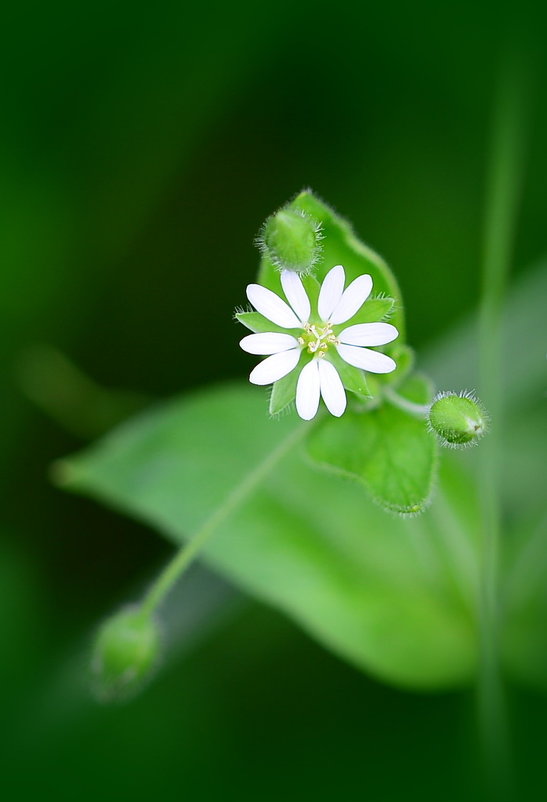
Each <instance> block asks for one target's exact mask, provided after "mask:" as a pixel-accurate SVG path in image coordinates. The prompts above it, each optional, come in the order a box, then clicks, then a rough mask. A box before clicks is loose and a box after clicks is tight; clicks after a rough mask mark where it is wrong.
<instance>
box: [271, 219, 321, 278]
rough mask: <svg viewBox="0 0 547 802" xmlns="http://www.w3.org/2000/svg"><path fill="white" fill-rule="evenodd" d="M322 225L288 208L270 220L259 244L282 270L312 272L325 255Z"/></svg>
mask: <svg viewBox="0 0 547 802" xmlns="http://www.w3.org/2000/svg"><path fill="white" fill-rule="evenodd" d="M321 239H322V234H321V223H318V222H317V220H314V218H313V217H311V216H310V215H309V214H307V213H306V212H303V211H301V210H300V209H291V208H290V207H288V206H286V207H284V208H283V209H280V210H279V211H278V212H275V214H272V216H271V217H268V219H267V220H266V222H265V223H264V225H263V227H262V230H261V232H260V234H259V236H258V238H257V245H258V247H259V248H260V250H261V251H262V253H263V254H264V255H265V256H267V257H268V258H269V259H270V261H271V262H272V264H273V265H275V267H277V268H279V270H294V271H295V272H296V273H304V274H306V273H309V272H310V271H311V270H312V268H313V267H314V265H315V264H316V263H317V261H318V259H319V257H320V255H321V250H322V246H321Z"/></svg>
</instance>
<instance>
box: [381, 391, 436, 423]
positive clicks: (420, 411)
mask: <svg viewBox="0 0 547 802" xmlns="http://www.w3.org/2000/svg"><path fill="white" fill-rule="evenodd" d="M384 396H385V398H386V399H387V400H388V401H389V403H390V404H393V406H394V407H398V408H399V409H402V410H403V411H404V412H408V413H409V414H410V415H414V416H415V417H416V418H425V417H426V416H427V414H428V413H429V409H430V406H431V404H416V403H415V402H414V401H409V400H408V398H403V396H401V395H399V394H398V393H396V392H395V390H392V389H391V387H387V388H386V389H385V390H384Z"/></svg>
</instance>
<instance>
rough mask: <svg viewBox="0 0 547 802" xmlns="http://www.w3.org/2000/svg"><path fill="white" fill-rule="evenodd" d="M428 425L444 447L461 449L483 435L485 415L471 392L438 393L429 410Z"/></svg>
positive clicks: (485, 421) (486, 421) (485, 423)
mask: <svg viewBox="0 0 547 802" xmlns="http://www.w3.org/2000/svg"><path fill="white" fill-rule="evenodd" d="M428 422H429V427H430V429H431V431H433V432H435V433H436V434H437V435H438V436H439V438H440V440H441V443H442V444H443V445H444V446H448V447H449V448H465V447H466V446H470V445H474V444H475V443H477V442H478V440H480V438H481V437H482V435H483V434H484V433H485V431H486V428H487V425H488V416H487V414H486V412H485V410H484V408H483V407H482V405H481V404H480V402H479V401H478V399H477V398H476V397H475V396H474V395H473V393H468V392H462V393H459V394H458V393H451V392H443V393H439V394H438V395H437V396H435V398H434V399H433V403H432V404H431V407H430V409H429V415H428Z"/></svg>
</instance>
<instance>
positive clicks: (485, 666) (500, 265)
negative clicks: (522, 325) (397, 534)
mask: <svg viewBox="0 0 547 802" xmlns="http://www.w3.org/2000/svg"><path fill="white" fill-rule="evenodd" d="M522 77H523V76H522V74H521V72H520V71H518V70H517V69H516V68H513V69H512V70H511V71H510V70H509V69H507V70H506V72H505V73H504V75H503V76H502V80H501V82H500V90H499V94H498V98H497V104H496V109H495V117H494V126H493V135H492V144H491V157H490V165H489V168H488V173H487V187H486V211H485V222H484V242H483V259H484V264H483V289H482V299H481V308H480V317H479V376H480V391H481V396H482V397H483V399H484V401H485V403H486V405H487V407H488V408H489V410H490V413H491V417H492V422H493V424H492V431H491V434H490V436H489V437H487V438H485V441H484V444H483V446H482V448H481V450H480V457H479V459H480V465H479V483H480V486H479V494H480V499H481V507H482V525H481V531H482V540H481V553H480V561H481V562H480V590H479V631H480V657H481V660H480V670H479V677H478V717H479V735H480V739H481V745H482V751H483V759H484V767H485V775H486V776H485V778H486V781H487V783H488V786H489V790H490V793H491V794H492V797H493V798H495V799H502V798H504V794H506V793H508V791H507V777H506V774H507V771H508V767H509V752H510V750H509V743H508V728H507V717H506V701H505V694H504V688H503V681H502V676H501V668H500V637H499V633H500V609H499V608H500V604H499V561H500V546H501V543H500V539H501V505H500V481H499V480H500V465H501V444H500V435H501V432H502V431H503V404H502V370H501V313H502V302H503V296H504V292H505V287H506V283H507V276H508V273H509V267H510V259H511V251H512V245H513V239H514V233H515V224H516V217H517V206H518V200H519V196H520V184H521V178H522V161H523V139H524V136H523V117H524V115H523V109H522V103H523V94H524V92H523V81H522Z"/></svg>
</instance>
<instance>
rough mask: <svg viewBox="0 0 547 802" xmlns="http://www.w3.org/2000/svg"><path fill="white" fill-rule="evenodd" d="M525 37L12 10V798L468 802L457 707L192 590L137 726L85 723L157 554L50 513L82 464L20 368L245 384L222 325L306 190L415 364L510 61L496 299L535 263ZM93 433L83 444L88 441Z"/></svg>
mask: <svg viewBox="0 0 547 802" xmlns="http://www.w3.org/2000/svg"><path fill="white" fill-rule="evenodd" d="M543 23H544V20H543V19H542V18H540V15H539V14H538V13H537V12H536V9H535V6H534V5H533V4H527V3H521V4H519V5H518V9H510V8H508V7H507V8H506V7H504V6H501V7H500V6H499V5H494V4H490V3H482V4H480V5H476V4H474V3H470V2H469V3H468V2H464V3H459V4H457V5H456V4H448V5H446V4H445V5H443V6H439V5H438V4H432V3H430V4H428V3H422V4H418V5H416V4H406V3H403V2H393V3H388V4H384V5H382V6H377V5H376V4H374V5H373V4H368V3H363V4H349V3H339V4H326V3H313V4H312V3H309V2H302V3H299V4H294V3H290V2H288V0H281V2H277V3H275V4H270V3H267V4H262V5H253V6H248V5H245V4H242V3H236V4H227V3H221V2H211V3H209V4H201V5H198V6H197V7H190V8H186V7H185V5H184V4H181V3H176V4H175V3H173V4H168V3H159V4H156V5H150V6H148V5H147V6H144V5H136V4H129V3H114V4H112V3H103V2H99V3H95V4H93V5H91V4H79V5H74V4H70V5H69V4H66V5H61V4H54V5H53V6H51V5H47V6H45V5H33V4H30V5H28V4H27V5H25V6H17V7H15V6H13V7H12V8H10V9H8V10H7V11H6V13H5V20H4V24H3V25H2V31H1V33H0V44H1V47H0V66H1V68H2V75H3V81H2V88H1V90H0V92H1V98H0V99H1V124H0V179H1V187H0V271H1V279H2V285H1V288H0V311H1V320H0V334H1V336H0V354H1V356H2V360H3V367H2V378H3V382H2V385H3V386H2V396H3V402H4V403H3V414H2V416H1V417H0V432H1V438H2V444H3V448H2V460H3V466H2V467H3V470H2V476H3V483H2V484H3V493H2V496H3V503H2V513H1V519H0V526H1V542H0V637H1V639H2V660H1V663H0V702H1V705H2V710H3V715H2V719H3V724H2V730H3V736H4V739H5V741H6V744H5V747H4V748H3V749H2V753H3V758H4V759H5V760H6V767H5V769H3V783H4V784H5V785H7V787H8V788H9V798H10V799H20V798H21V799H26V798H29V799H55V800H67V801H68V800H74V799H76V798H80V799H88V798H90V799H91V798H93V799H95V798H99V797H101V798H103V799H110V798H112V799H114V798H116V799H128V800H129V799H132V800H133V799H134V800H141V799H143V800H144V799H148V798H150V797H152V796H155V797H156V798H158V799H174V800H178V799H181V800H182V799H184V800H190V802H224V800H232V799H233V800H238V802H247V800H248V802H281V801H282V800H283V802H307V800H314V802H315V801H317V802H318V801H319V800H340V802H353V800H361V799H363V800H373V801H374V802H384V800H394V801H395V800H400V799H418V800H438V801H440V800H442V801H443V802H445V801H446V802H450V801H451V800H461V799H466V800H467V799H481V798H483V795H482V792H481V791H480V790H479V789H480V786H479V783H478V772H477V765H476V756H475V755H476V750H475V743H474V739H475V734H474V724H473V715H474V711H473V706H474V700H473V694H472V692H471V691H462V692H458V693H456V692H455V693H450V694H448V693H447V694H436V695H426V694H423V695H421V694H409V693H403V692H402V691H397V690H394V689H392V688H390V687H388V686H386V685H383V684H381V683H378V682H375V681H373V680H372V679H370V678H368V677H366V676H364V675H362V674H360V673H358V672H357V671H356V670H354V669H353V668H351V667H349V666H347V665H345V664H343V663H342V662H340V661H339V660H337V659H336V658H335V657H333V656H332V655H330V654H329V653H327V652H326V651H324V650H323V649H322V648H321V647H320V646H318V645H317V644H315V643H314V642H312V641H311V640H310V639H309V638H308V637H306V636H305V635H304V634H302V632H300V631H299V630H298V629H297V628H296V627H295V626H294V625H292V624H291V623H290V622H288V621H287V620H286V619H285V618H283V617H282V616H281V615H279V614H277V613H274V612H272V611H271V610H269V609H267V608H265V607H262V606H260V605H258V604H257V603H255V602H253V601H252V600H250V599H247V598H243V597H241V596H239V595H238V593H237V592H236V591H235V590H234V589H233V588H229V587H228V586H227V585H225V584H224V583H223V582H222V581H221V580H219V579H217V578H216V577H213V576H211V575H210V574H208V573H206V572H205V571H204V570H203V569H195V570H194V571H193V573H192V574H191V575H190V576H189V577H188V581H187V582H186V583H185V584H184V587H182V588H181V589H180V591H178V592H180V594H181V603H180V609H181V610H182V611H183V612H181V614H180V617H179V618H177V620H176V621H174V622H172V627H171V629H170V631H171V632H175V633H176V634H177V638H176V639H177V643H178V646H176V647H175V646H173V647H172V649H171V650H170V652H169V659H167V658H166V665H165V668H164V670H163V672H162V673H161V674H160V676H159V677H158V678H157V680H156V682H155V683H154V684H153V685H152V687H151V688H149V689H148V690H147V691H146V693H144V694H143V695H142V696H141V697H140V698H139V699H137V700H135V701H134V702H133V703H131V704H130V705H125V706H119V707H114V708H103V707H99V706H96V705H95V704H94V703H92V702H91V701H90V700H89V699H88V694H87V678H86V663H85V658H86V649H87V648H88V646H89V643H90V641H91V638H92V635H93V633H94V631H95V628H96V626H97V623H98V622H99V621H100V620H101V619H102V617H104V616H105V615H108V614H109V613H110V612H111V610H112V609H113V608H114V607H116V606H117V605H118V604H120V603H123V602H125V601H126V600H127V599H128V598H129V599H130V598H133V597H134V596H135V594H137V593H138V592H139V591H140V589H141V588H142V587H143V585H144V583H145V582H146V581H147V580H148V579H149V578H150V577H152V576H153V575H154V573H155V571H156V570H157V569H158V568H159V567H160V566H161V565H162V564H163V562H164V560H165V559H166V558H167V557H168V555H169V554H170V548H169V547H168V545H167V544H166V543H165V542H164V541H163V540H161V539H160V538H159V537H158V536H157V535H156V534H155V533H153V532H151V531H150V530H148V529H146V528H145V527H144V526H139V525H137V524H136V523H134V522H131V521H129V520H126V519H124V518H122V517H121V516H118V515H116V514H114V513H112V512H110V511H108V510H105V509H102V508H100V507H98V506H97V505H95V504H94V503H92V502H90V501H87V500H83V499H81V498H76V497H71V496H68V495H65V494H63V493H61V492H59V491H58V490H55V489H54V488H53V487H52V485H51V483H50V480H49V479H48V468H49V465H50V464H51V463H52V462H53V461H54V460H55V459H57V458H59V457H62V456H64V455H65V454H67V453H70V452H72V451H74V450H77V449H78V448H79V447H80V446H81V443H82V440H81V439H78V437H77V436H76V435H75V434H74V433H72V434H71V433H70V432H67V431H66V430H65V428H64V427H63V426H61V425H59V422H58V421H54V420H52V419H51V418H50V417H48V416H47V415H45V414H44V411H43V410H40V409H38V408H37V406H36V404H34V403H33V402H32V401H31V400H30V398H29V395H30V396H32V395H33V392H32V388H33V387H34V388H35V385H36V382H37V379H36V376H38V377H41V376H43V371H44V370H45V371H46V373H48V375H50V373H49V371H50V370H52V368H51V366H50V365H49V363H46V367H45V368H44V363H43V361H41V360H40V356H39V355H38V357H36V352H35V351H32V350H29V349H33V348H34V347H35V346H36V345H37V344H44V343H46V344H51V345H53V346H55V347H56V348H58V349H60V351H61V352H63V353H64V354H67V355H68V356H69V357H70V358H71V359H72V360H73V361H74V362H75V363H76V364H77V365H78V366H79V367H81V368H82V369H83V370H84V371H85V372H86V373H88V374H89V375H90V376H92V377H93V378H94V379H95V380H97V381H98V382H99V383H100V384H101V385H105V386H108V387H114V388H125V389H127V388H129V389H131V390H134V391H136V392H138V393H139V394H142V395H143V396H146V397H150V398H156V397H158V398H159V397H164V396H167V395H170V394H173V393H176V392H180V391H181V390H185V389H190V388H192V387H195V386H202V385H207V384H210V383H213V382H216V381H218V380H219V379H224V378H233V377H239V376H241V375H244V374H245V372H246V371H247V370H248V369H249V359H248V357H247V356H246V355H245V354H243V353H241V352H240V351H239V349H238V347H237V340H238V337H239V335H240V333H241V332H240V331H239V330H238V328H237V327H236V325H235V324H234V322H233V320H232V311H233V309H234V307H235V306H236V305H238V304H241V303H242V302H244V286H245V284H246V283H248V282H249V281H250V280H252V278H253V277H254V272H255V269H256V265H257V262H258V254H257V252H256V251H255V250H254V249H253V238H254V236H255V234H256V233H257V230H258V228H259V225H260V223H261V222H262V220H263V219H264V218H265V217H266V216H267V215H268V214H269V213H271V212H272V211H273V210H274V209H275V208H276V207H277V206H279V205H280V204H282V203H284V202H285V201H286V200H288V198H289V197H290V196H291V195H292V194H294V193H295V192H296V191H298V190H299V189H301V188H302V187H304V186H311V187H313V189H314V190H315V191H316V192H317V193H318V194H319V195H320V196H322V197H324V198H325V199H326V200H327V201H328V202H330V203H332V204H333V205H334V206H335V207H336V208H337V209H338V211H339V212H340V213H342V214H344V215H347V216H348V217H349V218H350V219H351V220H352V221H353V223H354V225H355V228H356V230H357V231H358V232H359V234H360V235H361V236H362V237H363V239H364V240H365V241H366V242H367V243H369V244H370V245H371V246H372V247H373V248H375V249H376V250H377V251H378V252H380V253H381V254H382V255H383V256H384V257H385V258H386V259H387V261H388V262H389V264H390V265H391V266H392V267H393V269H394V270H395V272H396V274H397V277H398V280H399V282H400V285H401V288H402V292H403V295H404V297H405V300H406V305H407V315H408V329H409V340H410V342H411V343H412V344H413V345H415V346H416V347H417V349H418V353H419V352H420V349H422V348H425V347H426V346H428V345H434V344H435V342H436V339H437V338H438V337H439V336H441V335H442V333H443V331H445V330H446V329H448V328H450V326H451V325H453V324H456V323H457V322H458V321H459V320H461V319H462V317H463V316H464V315H465V314H466V313H470V312H472V311H473V310H475V308H476V304H477V300H478V296H479V292H480V278H479V271H480V266H481V232H482V221H483V201H484V190H485V172H486V169H487V164H488V159H489V155H490V153H489V137H490V124H491V118H492V106H493V99H494V94H495V89H496V85H497V79H498V75H499V71H500V65H501V64H502V63H503V61H504V58H505V57H506V55H507V53H508V52H510V51H513V50H516V51H517V52H518V53H521V54H524V57H525V58H529V59H530V63H531V64H532V69H531V72H532V74H533V75H534V81H535V90H534V87H532V97H534V96H535V102H532V114H531V125H530V130H529V142H528V156H527V172H526V177H525V184H524V193H523V201H522V205H521V211H520V217H519V226H518V237H517V242H516V249H515V256H514V260H513V261H514V267H515V274H518V273H523V272H525V271H526V270H527V269H528V268H529V267H530V266H531V265H532V264H533V263H534V262H537V261H538V260H539V259H540V258H541V257H542V256H544V255H545V183H546V178H547V164H546V161H547V154H546V151H545V141H547V119H546V111H545V106H544V105H543V106H542V104H541V103H540V102H539V99H540V97H541V87H542V85H543V82H544V78H545V70H544V65H543V62H542V59H541V45H542V42H541V36H540V34H541V29H542V25H543ZM534 93H535V95H534ZM525 347H526V335H525V332H523V348H525ZM31 357H32V358H31ZM40 371H42V373H41V372H40ZM55 379H56V376H55V373H53V381H52V384H53V386H54V387H57V384H56V381H55ZM38 384H39V385H40V380H38ZM29 388H30V389H29ZM34 395H35V393H34ZM59 403H60V406H61V407H62V408H64V407H63V403H62V398H61V401H60V402H59ZM124 403H125V402H123V399H122V406H123V404H124ZM138 403H139V401H138V399H135V398H130V399H127V409H128V410H129V408H130V407H131V406H135V405H138ZM93 406H94V405H92V407H93ZM68 407H69V408H73V405H71V404H70V403H69V404H68ZM57 408H59V407H57ZM95 411H96V413H97V414H96V415H95V416H94V415H93V414H92V413H93V409H92V410H91V413H90V414H89V421H87V422H84V424H82V425H81V426H78V421H77V422H76V428H79V429H85V431H86V432H89V434H92V433H93V431H94V430H96V433H99V431H100V429H101V428H102V426H103V420H102V418H101V416H100V410H95ZM120 414H121V413H120ZM107 417H108V416H107ZM76 418H77V415H76ZM72 428H73V429H74V425H73V426H72ZM181 644H182V645H181ZM546 712H547V707H546V705H545V700H544V698H542V697H540V696H538V695H532V693H531V692H528V691H524V690H520V691H518V692H515V693H514V694H513V697H512V715H513V720H514V723H515V740H516V748H517V761H518V764H519V778H520V779H519V782H520V783H521V785H520V791H519V796H518V798H519V799H527V798H530V799H532V798H535V796H534V795H535V794H537V793H538V791H537V788H538V783H541V781H542V774H543V773H544V772H543V767H542V765H541V760H542V755H543V753H544V750H545V739H544V724H543V721H544V718H545V714H546ZM543 782H545V781H544V780H543Z"/></svg>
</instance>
